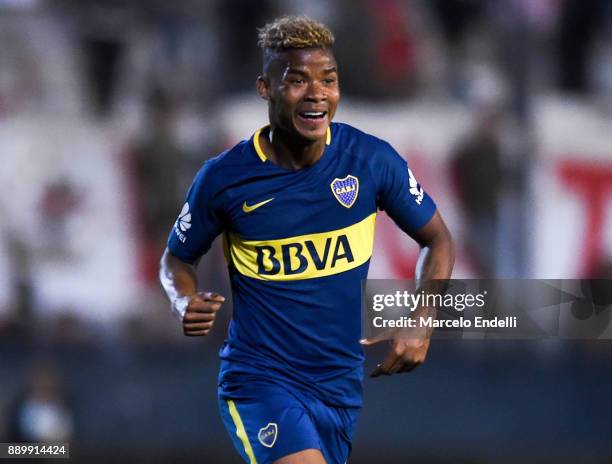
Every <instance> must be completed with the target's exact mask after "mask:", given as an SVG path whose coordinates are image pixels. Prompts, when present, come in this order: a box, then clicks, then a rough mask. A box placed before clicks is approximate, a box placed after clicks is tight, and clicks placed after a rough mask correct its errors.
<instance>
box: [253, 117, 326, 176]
mask: <svg viewBox="0 0 612 464" xmlns="http://www.w3.org/2000/svg"><path fill="white" fill-rule="evenodd" d="M325 142H326V140H325V139H319V140H314V141H311V140H305V139H302V138H298V137H295V136H291V135H289V134H287V133H286V132H283V131H282V130H280V129H278V128H274V127H271V128H270V129H269V130H267V131H262V133H261V134H260V143H261V145H262V147H263V149H264V151H265V153H266V156H267V157H268V159H269V160H270V161H271V162H273V163H274V164H276V165H278V166H280V167H282V168H284V169H291V170H297V169H302V168H305V167H308V166H312V165H313V164H314V163H316V162H317V161H318V160H319V159H320V158H321V156H323V152H324V151H325Z"/></svg>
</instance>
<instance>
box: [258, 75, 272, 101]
mask: <svg viewBox="0 0 612 464" xmlns="http://www.w3.org/2000/svg"><path fill="white" fill-rule="evenodd" d="M255 86H256V87H257V93H258V94H259V96H260V97H261V98H263V99H264V100H270V84H269V82H268V79H266V78H265V77H264V76H259V77H258V78H257V82H255Z"/></svg>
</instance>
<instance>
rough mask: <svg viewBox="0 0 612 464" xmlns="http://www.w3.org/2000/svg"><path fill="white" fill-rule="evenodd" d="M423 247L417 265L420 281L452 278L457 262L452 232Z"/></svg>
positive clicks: (417, 275)
mask: <svg viewBox="0 0 612 464" xmlns="http://www.w3.org/2000/svg"><path fill="white" fill-rule="evenodd" d="M445 235H446V236H445V237H440V238H439V239H437V240H433V241H432V243H431V244H429V245H428V246H423V247H421V252H420V254H419V259H418V261H417V266H416V278H417V280H419V281H420V282H427V281H431V280H446V279H450V277H451V274H452V272H453V266H454V264H455V250H454V246H453V241H452V238H451V236H450V234H445Z"/></svg>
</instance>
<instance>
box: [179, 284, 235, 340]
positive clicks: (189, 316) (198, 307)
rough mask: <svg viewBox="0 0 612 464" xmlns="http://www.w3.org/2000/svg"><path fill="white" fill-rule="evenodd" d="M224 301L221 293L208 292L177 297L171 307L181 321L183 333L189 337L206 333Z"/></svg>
mask: <svg viewBox="0 0 612 464" xmlns="http://www.w3.org/2000/svg"><path fill="white" fill-rule="evenodd" d="M224 301H225V297H223V296H222V295H219V294H218V293H210V292H198V293H196V294H195V295H191V296H184V297H182V298H178V299H177V300H176V301H175V303H174V304H173V309H174V312H175V313H176V314H177V315H178V316H179V318H180V319H181V321H182V323H183V333H184V334H185V335H187V336H190V337H196V336H201V335H208V332H210V329H211V328H212V326H213V324H214V322H215V315H216V313H217V311H219V309H221V305H222V304H223V302H224Z"/></svg>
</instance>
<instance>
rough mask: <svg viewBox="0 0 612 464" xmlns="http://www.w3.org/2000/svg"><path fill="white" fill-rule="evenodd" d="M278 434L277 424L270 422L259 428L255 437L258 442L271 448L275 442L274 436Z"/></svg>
mask: <svg viewBox="0 0 612 464" xmlns="http://www.w3.org/2000/svg"><path fill="white" fill-rule="evenodd" d="M277 435H278V426H277V425H276V424H275V423H274V422H270V423H269V424H268V425H266V426H265V427H262V428H260V429H259V433H258V434H257V438H258V439H259V442H260V443H261V444H262V445H264V446H265V447H266V448H272V447H273V446H274V443H276V437H277Z"/></svg>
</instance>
